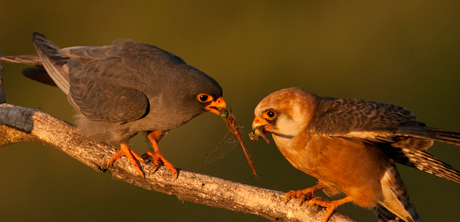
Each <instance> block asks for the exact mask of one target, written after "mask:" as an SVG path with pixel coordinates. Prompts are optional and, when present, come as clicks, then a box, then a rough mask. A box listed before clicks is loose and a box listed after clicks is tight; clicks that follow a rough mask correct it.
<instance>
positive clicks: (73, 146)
mask: <svg viewBox="0 0 460 222" xmlns="http://www.w3.org/2000/svg"><path fill="white" fill-rule="evenodd" d="M0 124H1V125H0V137H1V138H2V140H0V147H3V146H5V145H8V144H11V143H15V142H21V141H38V142H41V143H43V144H46V145H50V146H53V147H55V148H56V149H58V150H61V151H63V152H64V153H66V154H68V155H69V156H71V157H73V158H75V159H77V160H78V161H80V162H82V163H84V164H86V165H88V166H89V167H91V168H93V169H94V170H96V171H99V172H104V171H105V164H106V163H107V161H108V160H109V159H110V157H111V156H112V155H114V154H115V153H116V152H117V151H118V148H116V147H113V146H110V145H107V144H104V143H100V142H95V141H90V140H87V139H85V138H83V137H82V136H81V135H80V134H78V132H77V131H76V130H75V128H74V127H73V126H72V125H70V124H68V123H66V122H63V121H61V120H59V119H56V118H54V117H53V116H51V115H49V114H46V113H43V112H41V111H40V110H35V109H30V108H24V107H18V106H14V105H10V104H0ZM141 167H142V169H143V170H144V172H145V179H144V178H141V177H140V176H138V175H137V173H136V170H135V169H134V167H133V166H132V165H131V164H130V163H129V162H128V161H127V160H126V159H125V158H122V159H120V160H118V161H116V162H115V164H114V165H113V166H112V167H110V171H111V172H112V176H113V177H114V178H116V179H119V180H123V181H126V182H128V183H131V184H134V185H136V186H139V187H142V188H144V189H147V190H156V191H159V192H162V193H166V194H169V195H176V196H177V197H178V198H179V199H181V200H185V201H190V202H194V203H198V204H204V205H208V206H212V207H218V208H224V209H228V210H233V211H239V212H244V213H250V214H255V215H260V216H262V217H265V218H267V219H269V220H272V221H275V220H276V221H318V220H320V219H321V218H322V216H323V214H322V212H321V208H320V207H307V206H306V204H303V205H302V206H299V204H298V201H290V202H289V203H287V204H284V203H283V200H284V193H283V192H280V191H274V190H268V189H263V188H258V187H254V186H250V185H245V184H241V183H237V182H232V181H228V180H223V179H220V178H215V177H210V176H207V175H202V174H198V173H193V172H188V171H185V170H179V177H178V179H177V180H174V178H173V177H172V176H171V174H170V172H169V171H168V170H166V169H165V168H164V167H160V168H159V169H158V170H157V172H152V169H153V165H152V163H141ZM330 221H332V222H333V221H340V222H350V221H353V220H351V219H350V218H348V217H347V216H344V215H342V214H339V213H335V214H334V215H333V217H331V219H330Z"/></svg>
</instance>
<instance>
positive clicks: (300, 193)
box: [284, 182, 325, 205]
mask: <svg viewBox="0 0 460 222" xmlns="http://www.w3.org/2000/svg"><path fill="white" fill-rule="evenodd" d="M324 187H325V186H324V184H323V183H322V182H319V183H318V184H316V185H315V186H313V187H310V188H307V189H304V190H291V191H289V192H287V193H286V195H285V196H284V203H287V202H288V201H289V200H290V199H292V198H294V197H300V201H299V202H300V205H302V203H303V202H305V201H306V200H310V199H312V198H316V196H315V193H316V191H318V190H320V189H322V188H324Z"/></svg>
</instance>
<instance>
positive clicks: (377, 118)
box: [313, 98, 460, 150]
mask: <svg viewBox="0 0 460 222" xmlns="http://www.w3.org/2000/svg"><path fill="white" fill-rule="evenodd" d="M313 127H314V128H315V130H316V132H317V133H318V134H321V135H324V136H329V137H344V138H360V139H364V140H368V141H371V142H380V143H390V144H391V145H392V146H394V147H400V148H408V149H415V150H426V149H428V148H429V147H430V146H431V145H432V144H433V140H434V141H439V142H445V143H450V144H454V145H457V146H460V133H457V132H451V131H447V130H441V129H436V128H430V127H426V125H425V124H424V123H422V122H420V121H419V120H418V119H417V117H416V116H415V115H414V114H413V113H412V112H410V111H409V110H407V109H405V108H403V107H399V106H395V105H390V104H383V103H376V102H369V101H364V100H357V99H334V98H322V99H321V100H320V102H319V105H318V108H317V110H316V114H315V122H314V125H313Z"/></svg>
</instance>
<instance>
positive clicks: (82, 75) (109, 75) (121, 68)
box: [60, 40, 150, 123]
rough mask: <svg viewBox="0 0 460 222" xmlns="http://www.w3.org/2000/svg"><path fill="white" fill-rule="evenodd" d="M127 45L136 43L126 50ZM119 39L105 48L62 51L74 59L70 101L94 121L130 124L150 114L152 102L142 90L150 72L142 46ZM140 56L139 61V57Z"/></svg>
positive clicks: (70, 74) (84, 47)
mask: <svg viewBox="0 0 460 222" xmlns="http://www.w3.org/2000/svg"><path fill="white" fill-rule="evenodd" d="M125 44H132V47H131V48H126V46H125ZM138 45H139V44H138V43H135V42H134V41H131V40H117V41H115V42H114V45H110V46H102V47H88V46H83V47H70V48H65V49H62V50H61V51H60V52H61V53H62V54H64V55H67V56H69V57H70V59H69V60H68V62H67V65H68V67H69V80H70V85H71V87H70V91H69V101H70V103H71V104H72V105H74V107H76V108H77V109H79V110H80V111H81V113H82V114H83V115H84V116H85V117H87V118H88V119H90V120H103V121H110V122H122V123H126V122H130V121H134V120H137V119H140V118H141V117H143V116H145V115H147V113H148V111H149V109H150V104H149V99H148V98H147V96H146V95H145V94H144V92H143V91H142V90H141V88H142V86H141V85H143V84H145V83H146V81H145V79H142V77H143V76H144V74H145V73H146V72H148V70H145V67H146V66H144V65H143V64H142V63H143V62H144V61H143V57H142V56H139V55H138V53H142V52H140V51H136V49H135V47H136V46H138ZM136 57H139V58H136Z"/></svg>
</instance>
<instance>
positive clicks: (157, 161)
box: [143, 151, 179, 180]
mask: <svg viewBox="0 0 460 222" xmlns="http://www.w3.org/2000/svg"><path fill="white" fill-rule="evenodd" d="M143 157H147V158H149V157H151V158H152V160H153V172H156V171H157V170H158V168H159V166H160V162H161V163H163V166H165V167H166V168H168V169H169V170H171V174H172V176H174V178H175V179H174V180H176V179H177V177H178V176H179V175H178V174H177V169H176V168H175V167H174V166H173V165H172V163H170V162H169V161H167V160H166V159H165V158H164V157H163V155H161V153H159V152H156V153H152V152H150V151H149V152H146V153H145V154H144V155H143Z"/></svg>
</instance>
